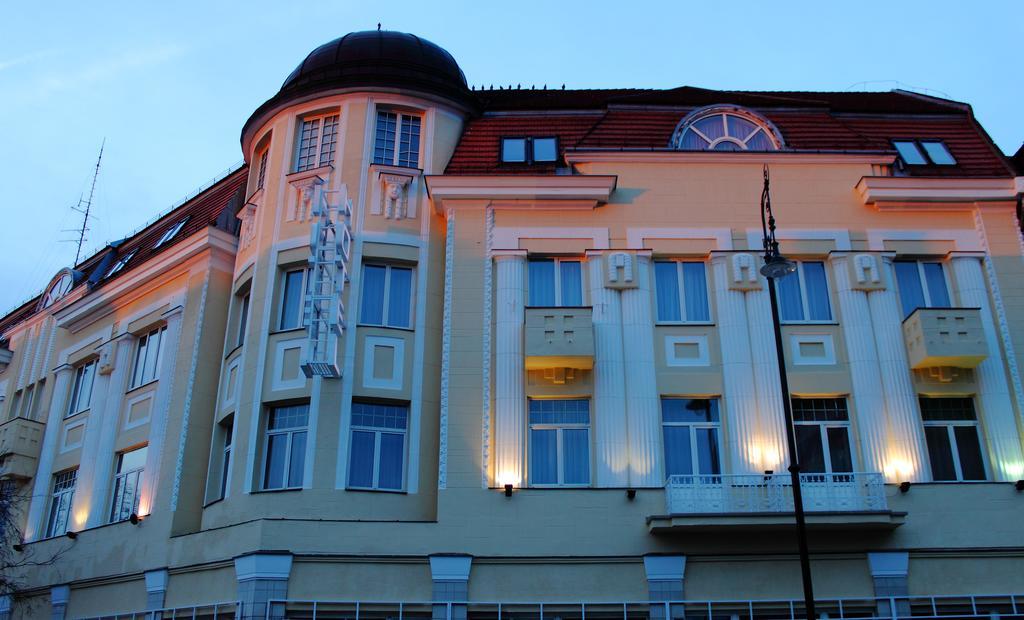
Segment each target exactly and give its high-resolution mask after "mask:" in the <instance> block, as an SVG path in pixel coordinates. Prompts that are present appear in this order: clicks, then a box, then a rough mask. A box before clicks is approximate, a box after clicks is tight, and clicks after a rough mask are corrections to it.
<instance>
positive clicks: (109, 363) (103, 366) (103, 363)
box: [96, 342, 114, 375]
mask: <svg viewBox="0 0 1024 620" xmlns="http://www.w3.org/2000/svg"><path fill="white" fill-rule="evenodd" d="M96 372H98V373H99V374H101V375H109V374H110V373H112V372H114V345H113V343H110V342H108V343H106V344H104V345H103V347H102V348H100V359H99V363H98V364H97V365H96Z"/></svg>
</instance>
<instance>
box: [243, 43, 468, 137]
mask: <svg viewBox="0 0 1024 620" xmlns="http://www.w3.org/2000/svg"><path fill="white" fill-rule="evenodd" d="M353 86H378V87H393V88H407V89H412V90H418V91H421V92H426V93H430V94H435V95H440V96H443V97H445V98H447V99H451V100H453V101H455V102H458V103H461V104H463V105H466V106H468V107H475V106H476V99H475V98H474V97H473V95H472V94H471V93H470V91H469V88H468V87H467V86H466V76H465V75H464V74H463V73H462V69H460V68H459V64H458V63H457V62H455V59H454V58H453V57H452V55H451V54H449V53H448V52H447V51H446V50H445V49H444V48H442V47H441V46H439V45H437V44H435V43H431V42H430V41H427V40H426V39H423V38H420V37H417V36H416V35H413V34H408V33H405V32H393V31H389V30H366V31H363V32H352V33H349V34H346V35H345V36H343V37H340V38H337V39H335V40H333V41H331V42H330V43H325V44H323V45H321V46H320V47H318V48H316V49H315V50H313V51H312V52H310V53H309V55H308V56H306V58H305V60H303V61H302V62H301V63H299V66H298V67H296V68H295V70H294V71H292V73H291V75H289V76H288V77H287V78H286V79H285V81H284V84H282V85H281V90H280V91H278V93H277V94H276V95H274V96H273V97H271V98H270V100H268V101H267V102H266V103H264V104H263V105H261V106H260V107H259V108H258V109H257V110H256V111H255V112H254V113H253V115H252V116H251V117H249V120H248V121H247V122H246V124H245V128H244V129H243V130H242V135H243V139H244V136H245V133H246V131H248V129H249V126H250V125H251V124H252V123H253V121H254V120H255V119H256V118H257V117H259V116H262V115H263V114H264V113H265V112H267V111H269V110H270V109H272V108H275V107H278V106H280V105H282V104H284V103H287V102H289V101H291V100H294V99H299V98H302V97H305V96H308V95H310V94H314V93H316V92H318V91H325V90H331V89H334V88H346V87H353Z"/></svg>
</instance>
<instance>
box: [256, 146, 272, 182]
mask: <svg viewBox="0 0 1024 620" xmlns="http://www.w3.org/2000/svg"><path fill="white" fill-rule="evenodd" d="M269 157H270V147H267V148H265V149H263V152H261V153H260V156H259V160H260V163H259V166H258V168H257V170H258V172H257V173H256V189H263V185H264V184H265V183H266V182H267V159H268V158H269Z"/></svg>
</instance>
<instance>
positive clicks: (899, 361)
mask: <svg viewBox="0 0 1024 620" xmlns="http://www.w3.org/2000/svg"><path fill="white" fill-rule="evenodd" d="M879 263H880V265H879V268H880V269H881V270H882V271H883V272H884V279H885V281H886V283H887V287H886V288H885V289H883V290H878V291H872V292H870V293H868V310H869V311H870V314H871V325H872V327H873V329H874V335H875V352H876V354H877V355H878V371H879V374H880V375H881V377H882V391H883V392H882V393H883V394H884V395H885V410H886V413H887V417H888V420H889V442H888V443H889V454H888V458H887V461H886V463H885V465H884V468H883V470H882V471H884V472H885V475H886V478H887V479H888V480H889V481H892V482H895V481H898V482H903V481H911V482H917V481H922V480H929V479H930V478H931V476H930V474H929V466H928V460H927V459H926V458H924V451H923V447H924V435H923V431H922V430H921V413H920V411H919V409H918V404H917V390H916V389H915V388H914V383H913V381H912V378H911V375H910V362H909V361H908V360H907V349H906V344H905V343H904V340H903V313H902V310H901V309H900V303H899V298H898V297H897V295H896V290H895V288H894V285H893V283H894V282H895V281H896V280H895V274H894V273H893V267H892V259H891V258H888V257H885V258H880V259H879ZM845 320H846V319H845V313H844V321H845Z"/></svg>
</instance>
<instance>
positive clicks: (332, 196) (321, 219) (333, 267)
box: [302, 185, 352, 378]
mask: <svg viewBox="0 0 1024 620" xmlns="http://www.w3.org/2000/svg"><path fill="white" fill-rule="evenodd" d="M310 191H312V192H313V196H312V200H311V203H312V204H311V212H310V215H311V216H312V223H311V224H312V225H311V226H310V233H309V235H310V238H309V249H310V256H309V285H308V286H307V288H306V295H305V303H304V304H303V319H304V322H305V325H306V336H307V339H308V342H307V347H306V358H305V359H304V360H303V362H302V372H303V374H305V375H306V376H307V377H315V376H320V377H329V378H338V377H340V376H341V370H340V369H339V368H338V339H339V338H340V337H341V335H342V333H344V331H345V305H344V303H343V302H342V295H343V294H344V292H345V285H346V284H347V283H348V281H349V276H348V269H349V260H350V256H351V254H350V252H351V249H352V201H351V200H350V199H349V198H348V191H347V189H346V188H345V186H344V185H343V186H342V187H341V189H340V190H338V191H327V190H324V189H323V187H322V185H316V186H314V187H312V188H311V189H310Z"/></svg>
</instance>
